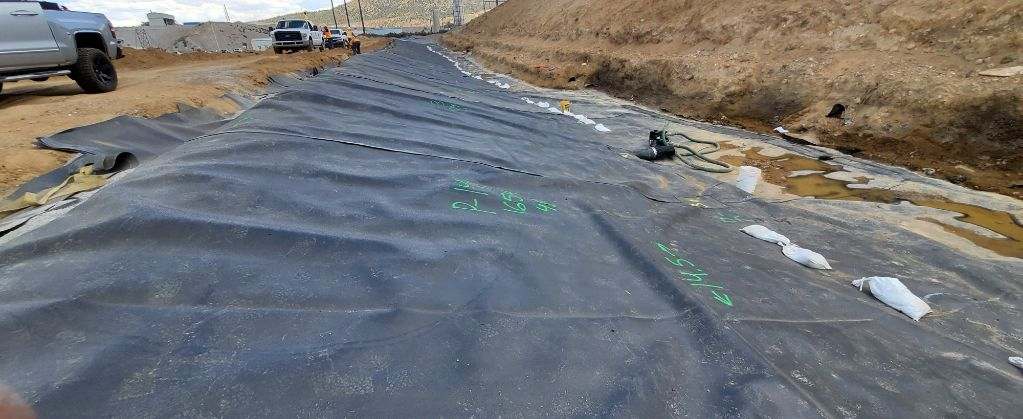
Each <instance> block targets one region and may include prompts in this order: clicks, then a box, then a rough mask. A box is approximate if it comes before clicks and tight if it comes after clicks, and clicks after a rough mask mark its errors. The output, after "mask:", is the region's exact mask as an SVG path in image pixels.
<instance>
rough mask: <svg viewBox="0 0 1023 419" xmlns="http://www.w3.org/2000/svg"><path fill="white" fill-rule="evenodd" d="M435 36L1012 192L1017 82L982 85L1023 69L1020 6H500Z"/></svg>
mask: <svg viewBox="0 0 1023 419" xmlns="http://www.w3.org/2000/svg"><path fill="white" fill-rule="evenodd" d="M444 40H445V42H446V43H447V44H448V45H449V46H451V47H453V48H455V49H461V50H468V51H471V52H472V53H473V54H474V55H475V56H476V57H478V58H480V59H482V60H483V61H484V62H485V63H486V64H488V65H490V66H492V67H494V68H495V69H497V70H501V71H507V72H510V73H512V74H514V75H516V76H518V77H521V78H523V79H525V80H527V81H530V82H533V83H536V84H539V85H542V86H547V87H559V88H580V87H584V86H593V87H596V88H599V89H601V90H605V91H608V92H610V93H612V94H615V95H618V96H620V97H625V98H629V99H635V100H637V101H639V102H643V103H646V104H649V105H652V106H655V107H659V108H662V109H665V110H667V111H670V112H673V113H676V114H679V115H683V116H686V117H692V118H697V119H704V120H713V121H717V122H723V123H729V124H734V125H740V126H744V127H747V128H752V129H756V130H765V131H766V130H769V129H771V128H773V127H776V126H779V125H783V126H785V127H786V128H788V129H789V130H792V131H793V132H795V133H796V135H798V136H802V137H806V138H807V139H810V140H811V141H817V142H820V143H822V144H825V145H828V146H832V147H838V148H839V149H842V150H844V151H848V152H853V153H862V154H861V155H863V156H866V157H870V158H874V159H877V160H882V161H886V162H891V163H896V164H901V165H904V166H906V167H909V168H911V169H916V170H923V171H925V172H927V173H931V170H930V169H935V172H934V176H936V177H943V178H946V179H950V180H953V181H956V182H961V183H964V184H966V185H969V186H972V187H975V188H979V189H984V190H993V191H998V192H1001V193H1005V194H1009V195H1014V196H1017V197H1021V196H1023V189H1019V188H1018V187H1017V188H1012V187H1011V185H1012V184H1013V183H1017V182H1020V181H1023V76H1016V77H1008V78H996V77H987V76H981V75H978V74H977V73H978V72H979V71H982V70H987V69H991V68H999V67H1009V66H1016V65H1021V64H1023V0H1008V1H1007V0H957V1H952V2H949V1H945V0H865V1H857V2H817V1H809V0H779V1H770V2H748V1H737V0H700V1H696V0H619V1H614V2H607V1H596V0H509V1H508V2H506V3H504V4H503V5H502V6H500V7H498V8H496V9H494V10H491V11H490V12H487V13H486V14H484V15H482V16H480V17H479V18H476V19H474V20H473V21H472V22H470V23H469V24H468V25H467V26H466V27H465V28H464V29H463V30H462V31H460V32H458V33H453V34H449V35H448V36H446V37H445V38H444ZM839 103H840V104H842V105H844V106H845V107H846V108H845V109H846V110H845V113H844V114H843V115H842V117H841V118H827V117H826V115H827V114H828V113H829V111H831V109H832V107H833V105H835V104H839ZM636 136H637V138H642V137H643V135H642V133H636ZM925 169H928V170H925Z"/></svg>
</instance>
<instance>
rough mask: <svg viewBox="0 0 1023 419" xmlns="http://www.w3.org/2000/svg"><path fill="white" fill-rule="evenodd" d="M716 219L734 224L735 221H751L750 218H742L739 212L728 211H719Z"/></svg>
mask: <svg viewBox="0 0 1023 419" xmlns="http://www.w3.org/2000/svg"><path fill="white" fill-rule="evenodd" d="M718 220H719V221H721V222H722V223H726V224H735V223H738V222H750V221H752V220H747V219H744V218H742V216H741V215H739V214H735V213H730V212H719V213H718Z"/></svg>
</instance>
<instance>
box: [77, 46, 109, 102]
mask: <svg viewBox="0 0 1023 419" xmlns="http://www.w3.org/2000/svg"><path fill="white" fill-rule="evenodd" d="M71 74H72V75H73V76H74V77H72V78H73V79H74V80H75V81H77V82H78V85H79V86H81V87H82V90H85V92H86V93H106V92H112V91H114V89H117V70H115V69H114V64H113V63H112V62H110V57H107V54H104V53H103V51H100V50H98V49H96V48H78V62H77V63H75V65H74V67H72V68H71Z"/></svg>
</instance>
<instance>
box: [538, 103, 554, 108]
mask: <svg viewBox="0 0 1023 419" xmlns="http://www.w3.org/2000/svg"><path fill="white" fill-rule="evenodd" d="M536 106H539V107H541V108H549V107H551V104H550V103H547V102H536Z"/></svg>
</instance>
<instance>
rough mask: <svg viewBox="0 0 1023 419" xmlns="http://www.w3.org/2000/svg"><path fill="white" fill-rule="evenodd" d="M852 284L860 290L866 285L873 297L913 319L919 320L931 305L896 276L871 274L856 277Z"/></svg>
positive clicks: (928, 310) (928, 311) (929, 309)
mask: <svg viewBox="0 0 1023 419" xmlns="http://www.w3.org/2000/svg"><path fill="white" fill-rule="evenodd" d="M852 284H853V286H854V287H859V288H860V290H861V291H862V290H863V286H864V285H866V286H867V287H868V288H869V289H870V293H871V294H873V295H874V297H875V298H877V299H878V300H881V302H882V303H885V304H888V305H889V306H891V307H892V308H894V309H896V310H899V311H901V312H903V313H905V314H906V315H907V316H909V317H910V318H911V319H913V320H916V321H920V318H921V317H923V316H924V315H925V314H927V313H930V312H931V306H929V305H927V302H925V301H924V300H921V299H920V297H917V296H916V295H913V292H912V291H910V290H909V288H906V286H905V285H902V281H899V280H898V279H897V278H888V277H884V276H872V277H869V278H860V279H857V280H855V281H853V282H852Z"/></svg>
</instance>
